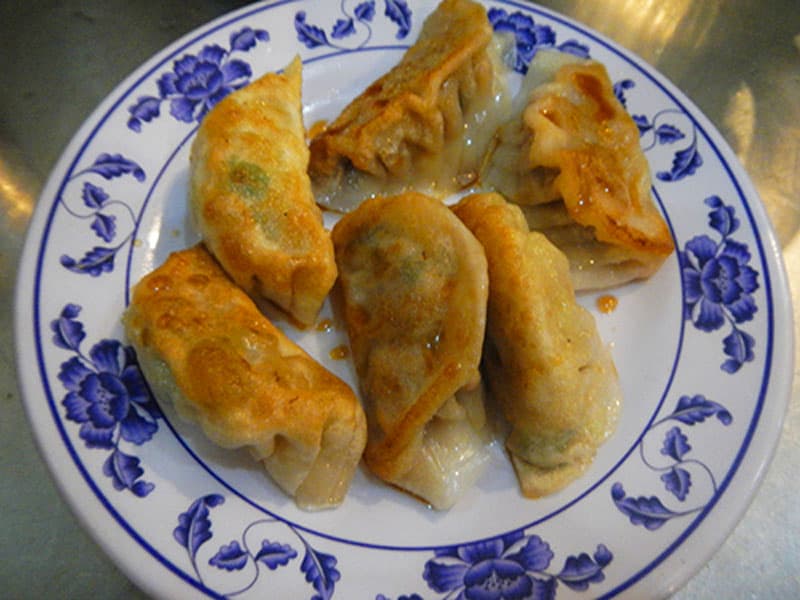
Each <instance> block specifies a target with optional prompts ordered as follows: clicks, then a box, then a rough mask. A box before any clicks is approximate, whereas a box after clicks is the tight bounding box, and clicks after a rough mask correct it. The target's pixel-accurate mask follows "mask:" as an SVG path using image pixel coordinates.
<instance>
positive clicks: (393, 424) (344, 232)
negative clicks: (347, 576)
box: [333, 192, 490, 509]
mask: <svg viewBox="0 0 800 600" xmlns="http://www.w3.org/2000/svg"><path fill="white" fill-rule="evenodd" d="M333 242H334V247H335V249H336V261H337V264H338V267H339V278H340V279H339V286H340V289H339V292H341V293H340V295H338V296H336V298H337V299H338V300H339V307H340V308H341V313H342V314H343V316H344V321H345V323H346V325H347V331H348V335H349V339H350V345H351V348H352V353H353V361H354V364H355V368H356V372H357V374H358V378H359V383H360V388H361V392H362V398H363V400H364V408H365V411H366V414H367V422H368V424H369V434H368V439H367V449H366V452H365V454H364V457H365V462H366V464H367V466H369V468H370V469H371V470H372V471H373V472H374V473H375V474H376V475H378V477H380V478H382V479H384V480H385V481H387V482H389V483H392V484H394V485H396V486H398V487H400V488H402V489H404V490H406V491H409V492H411V493H412V494H414V495H416V496H418V497H420V498H422V499H423V500H425V501H426V502H428V503H429V504H430V505H432V506H433V507H434V508H438V509H444V508H448V507H450V506H452V505H453V504H454V503H455V502H456V500H457V499H458V498H459V497H460V496H461V495H462V494H463V493H464V492H465V491H466V490H467V489H468V488H469V487H470V486H471V485H472V484H473V483H474V481H475V480H476V479H477V478H478V476H479V475H480V473H481V472H482V470H483V467H484V466H485V464H486V460H487V458H488V452H487V446H488V443H489V442H490V436H489V432H488V429H487V425H486V415H485V412H484V405H483V388H482V386H481V380H480V373H479V364H480V357H481V347H482V344H483V336H484V327H485V320H486V299H487V275H486V259H485V257H484V254H483V250H482V248H481V246H480V244H478V242H477V241H476V240H475V238H474V236H473V235H472V234H471V233H470V232H469V231H468V230H467V228H466V227H464V225H463V224H462V223H461V222H460V221H459V220H458V219H457V218H456V217H455V216H454V215H453V214H452V212H451V211H450V210H449V209H448V208H447V207H446V206H445V205H444V204H442V203H441V202H439V201H438V200H435V199H432V198H429V197H427V196H423V195H421V194H417V193H414V192H408V193H406V194H403V195H400V196H394V197H389V198H382V197H378V198H372V199H370V200H367V201H365V202H364V203H363V204H362V205H361V206H360V207H359V208H358V209H356V210H355V211H353V212H351V213H348V214H347V215H345V216H344V217H343V218H342V219H341V220H340V221H339V222H338V223H337V224H336V226H335V227H334V229H333Z"/></svg>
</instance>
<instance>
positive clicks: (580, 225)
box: [483, 51, 673, 290]
mask: <svg viewBox="0 0 800 600" xmlns="http://www.w3.org/2000/svg"><path fill="white" fill-rule="evenodd" d="M512 113H514V114H515V116H514V117H512V119H511V120H510V121H509V122H508V123H506V124H505V125H503V127H501V128H500V130H499V132H498V136H497V139H496V142H497V146H496V147H495V149H494V151H493V154H492V156H491V158H490V159H489V160H488V161H487V163H486V165H487V168H486V169H485V172H484V173H483V180H484V182H485V183H486V184H487V185H488V186H490V187H492V188H494V189H496V190H497V191H499V192H501V193H502V194H503V195H504V196H505V197H506V198H508V199H509V200H511V201H512V202H515V203H518V204H520V205H522V206H523V211H524V213H525V216H526V219H527V220H528V224H529V226H530V227H531V229H534V230H537V231H541V232H543V233H544V234H545V235H547V237H548V239H550V241H552V242H553V243H554V244H555V245H556V246H558V247H559V248H560V249H561V250H562V251H563V252H564V253H565V254H566V255H567V258H568V259H569V261H570V271H571V277H572V280H573V284H574V285H575V288H576V289H578V290H587V289H597V288H604V287H609V286H613V285H618V284H621V283H625V282H627V281H631V280H633V279H639V278H645V277H648V276H650V275H651V274H652V273H654V272H655V271H656V270H657V269H658V268H659V267H660V266H661V264H662V263H663V262H664V259H665V258H666V257H667V256H668V255H669V254H670V253H671V252H672V250H673V243H672V238H671V236H670V232H669V229H668V228H667V225H666V223H665V221H664V218H663V217H662V216H661V213H660V212H659V210H658V208H656V206H655V203H654V202H653V198H652V196H651V193H650V186H651V180H650V169H649V165H648V163H647V159H646V158H645V156H644V153H643V151H642V149H641V146H640V142H639V129H638V127H637V126H636V124H635V123H634V121H633V119H632V118H631V116H630V115H629V114H628V113H627V112H626V110H625V107H623V106H622V104H621V103H620V102H619V100H618V99H617V98H616V96H615V94H614V89H613V86H612V84H611V81H610V79H609V77H608V73H607V72H606V70H605V67H604V66H603V65H602V64H600V63H598V62H595V61H591V60H584V59H581V58H578V57H576V56H573V55H570V54H566V53H561V52H555V51H540V52H537V54H536V56H535V57H534V59H533V61H532V62H531V65H530V68H529V70H528V74H527V76H526V78H525V80H524V81H523V86H522V90H521V91H520V93H519V95H518V96H517V98H516V99H515V101H514V109H513V110H512Z"/></svg>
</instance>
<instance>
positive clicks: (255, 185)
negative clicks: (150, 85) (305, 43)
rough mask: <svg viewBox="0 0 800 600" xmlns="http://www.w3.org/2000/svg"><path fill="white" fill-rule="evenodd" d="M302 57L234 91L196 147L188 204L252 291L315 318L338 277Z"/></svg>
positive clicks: (301, 317) (228, 266) (302, 317)
mask: <svg viewBox="0 0 800 600" xmlns="http://www.w3.org/2000/svg"><path fill="white" fill-rule="evenodd" d="M301 68H302V67H301V64H300V60H299V59H295V60H294V62H292V63H291V64H290V65H289V66H288V67H287V68H286V70H285V72H284V73H282V74H279V73H268V74H266V75H264V76H263V77H261V78H260V79H258V80H256V81H254V82H252V83H250V84H249V85H247V86H246V87H244V88H242V89H240V90H237V91H235V92H233V93H231V94H229V95H228V96H227V97H226V98H225V99H223V100H222V101H221V102H220V103H219V104H217V105H216V106H215V107H214V108H213V109H212V110H211V111H210V112H209V113H208V114H207V115H206V116H205V117H204V118H203V121H202V123H201V124H200V128H199V129H198V131H197V137H196V138H195V140H194V143H193V144H192V153H191V180H190V205H191V208H192V212H193V215H194V220H195V222H196V223H197V226H198V227H199V229H200V232H201V234H202V236H203V240H204V241H205V243H206V244H207V246H208V248H209V249H210V250H211V252H212V253H213V254H214V256H216V258H217V260H219V262H220V264H221V265H222V266H223V268H224V269H225V271H226V272H227V273H228V274H229V275H230V276H231V278H233V280H234V281H235V282H236V283H238V284H239V285H240V286H241V287H242V288H244V289H245V291H247V292H248V293H250V294H252V295H254V296H263V297H265V298H267V299H269V300H271V301H272V302H274V303H275V304H277V305H278V306H280V307H281V308H282V309H284V310H285V311H286V312H288V313H289V314H290V315H292V316H293V317H294V318H295V319H296V320H297V321H299V322H300V323H301V324H304V325H308V324H311V323H313V322H314V320H315V319H316V316H317V313H318V312H319V309H320V307H321V306H322V303H323V301H324V300H325V298H326V297H327V295H328V292H329V291H330V288H331V287H332V286H333V283H334V281H335V279H336V263H335V261H334V258H333V245H332V244H331V240H330V235H329V233H328V232H327V231H326V230H325V229H324V228H323V224H322V214H321V212H320V210H319V208H318V207H317V205H316V204H315V202H314V197H313V195H312V193H311V182H310V180H309V178H308V174H307V172H306V169H307V166H308V156H309V154H308V147H307V146H306V142H305V129H304V127H303V117H302V112H301V110H302V108H301V99H300V86H301Z"/></svg>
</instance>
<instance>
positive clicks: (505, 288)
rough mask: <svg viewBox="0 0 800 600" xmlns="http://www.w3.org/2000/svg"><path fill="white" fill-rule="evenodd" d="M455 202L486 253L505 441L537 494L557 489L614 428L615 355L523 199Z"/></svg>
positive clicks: (490, 335)
mask: <svg viewBox="0 0 800 600" xmlns="http://www.w3.org/2000/svg"><path fill="white" fill-rule="evenodd" d="M453 210H454V212H455V214H456V215H457V216H458V217H459V218H460V219H461V220H462V221H463V222H464V223H465V224H466V226H467V227H468V228H469V229H470V231H472V232H473V233H474V234H475V236H476V237H477V238H478V240H479V241H480V243H481V244H482V245H483V248H484V250H485V252H486V260H487V262H488V265H489V308H488V314H487V325H486V328H487V332H486V348H485V350H484V357H483V367H484V375H485V377H486V382H487V387H488V389H489V392H490V395H491V397H492V398H493V399H494V400H495V401H496V402H497V403H498V404H499V405H500V406H501V407H502V409H503V413H504V414H505V417H506V419H507V421H508V423H509V424H510V426H511V432H510V434H509V435H508V438H507V440H506V447H507V449H508V451H509V453H510V455H511V459H512V462H513V465H514V468H515V470H516V473H517V478H518V480H519V483H520V487H521V489H522V492H523V494H524V495H525V496H529V497H532V498H537V497H540V496H544V495H546V494H550V493H553V492H556V491H558V490H560V489H561V488H563V487H564V486H566V485H567V484H569V483H570V482H571V481H573V480H574V479H575V478H577V477H578V476H579V475H580V474H581V473H583V472H584V470H585V469H586V468H587V467H588V466H589V465H590V464H591V462H592V461H593V459H594V456H595V453H596V450H597V448H598V447H599V446H600V444H601V443H602V442H603V441H604V440H605V439H606V437H607V436H608V435H609V434H610V433H611V431H612V430H613V429H614V426H615V422H616V414H617V411H618V408H619V404H620V402H621V391H620V387H619V381H618V377H617V371H616V369H615V367H614V362H613V359H612V357H611V354H610V352H609V350H608V348H607V347H606V346H604V345H603V342H602V341H601V339H600V336H599V335H598V333H597V328H596V325H595V322H594V319H593V318H592V315H591V314H590V313H589V312H588V311H586V310H585V309H584V308H583V307H581V306H580V305H579V304H578V303H577V302H576V300H575V293H574V291H573V288H572V284H571V282H570V278H569V267H568V264H567V259H566V258H565V256H564V254H563V253H562V252H561V251H559V250H558V249H557V248H556V247H555V246H553V244H551V243H550V242H549V241H548V240H547V238H546V237H545V236H544V235H542V234H540V233H537V232H532V231H529V230H528V226H527V224H526V223H525V218H524V217H523V215H522V211H521V210H520V209H519V207H517V206H515V205H513V204H510V203H508V202H506V201H505V199H504V198H503V197H502V196H500V195H499V194H475V195H472V196H468V197H466V198H464V199H462V200H461V201H460V202H459V203H458V205H456V206H455V207H454V209H453Z"/></svg>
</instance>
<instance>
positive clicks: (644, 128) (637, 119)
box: [632, 115, 653, 137]
mask: <svg viewBox="0 0 800 600" xmlns="http://www.w3.org/2000/svg"><path fill="white" fill-rule="evenodd" d="M632 118H633V122H634V123H636V127H638V128H639V137H641V136H643V135H644V134H645V133H647V132H648V131H650V130H651V129H652V128H653V124H652V123H650V121H649V120H648V118H647V117H646V116H644V115H632Z"/></svg>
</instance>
